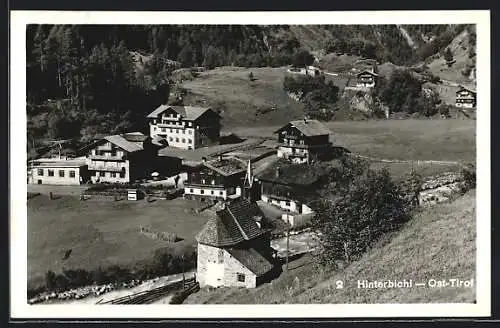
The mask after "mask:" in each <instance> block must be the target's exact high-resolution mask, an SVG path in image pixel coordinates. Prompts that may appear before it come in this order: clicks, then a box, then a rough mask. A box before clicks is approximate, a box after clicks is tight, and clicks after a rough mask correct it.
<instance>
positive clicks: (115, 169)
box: [87, 157, 130, 183]
mask: <svg viewBox="0 0 500 328" xmlns="http://www.w3.org/2000/svg"><path fill="white" fill-rule="evenodd" d="M87 164H88V167H89V170H90V171H91V176H90V180H91V181H92V182H93V183H96V182H111V183H114V182H129V181H130V161H129V160H117V161H109V160H106V161H105V160H98V159H95V157H94V158H88V159H87ZM92 170H96V171H92ZM97 170H98V171H97Z"/></svg>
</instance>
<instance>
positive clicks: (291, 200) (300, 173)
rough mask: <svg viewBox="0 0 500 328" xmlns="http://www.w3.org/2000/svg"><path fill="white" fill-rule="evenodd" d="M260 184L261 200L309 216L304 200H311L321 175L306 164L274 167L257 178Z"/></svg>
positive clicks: (308, 208)
mask: <svg viewBox="0 0 500 328" xmlns="http://www.w3.org/2000/svg"><path fill="white" fill-rule="evenodd" d="M257 179H258V180H259V182H260V183H261V200H262V201H264V202H267V203H269V204H272V205H275V206H277V207H279V208H281V209H283V210H286V211H289V212H292V213H296V214H310V213H312V209H311V208H310V207H309V206H307V205H306V204H305V203H304V199H307V198H313V197H311V196H313V195H315V191H316V190H317V188H318V185H319V183H320V179H321V175H320V174H318V173H317V172H316V170H314V169H313V168H311V167H310V166H309V165H306V164H287V163H283V162H281V163H280V162H278V163H277V164H276V165H274V166H272V167H270V168H269V169H267V170H265V171H264V172H262V173H261V174H260V175H258V176H257Z"/></svg>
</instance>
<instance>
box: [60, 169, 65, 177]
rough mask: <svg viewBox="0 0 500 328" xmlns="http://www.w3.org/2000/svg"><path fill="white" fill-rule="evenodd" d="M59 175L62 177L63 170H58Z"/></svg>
mask: <svg viewBox="0 0 500 328" xmlns="http://www.w3.org/2000/svg"><path fill="white" fill-rule="evenodd" d="M59 177H60V178H64V170H59Z"/></svg>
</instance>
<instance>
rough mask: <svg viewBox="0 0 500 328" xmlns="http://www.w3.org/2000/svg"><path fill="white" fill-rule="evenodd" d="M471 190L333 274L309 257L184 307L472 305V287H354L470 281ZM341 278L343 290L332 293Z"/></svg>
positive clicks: (472, 259)
mask: <svg viewBox="0 0 500 328" xmlns="http://www.w3.org/2000/svg"><path fill="white" fill-rule="evenodd" d="M475 195H476V193H475V191H474V190H473V191H471V192H469V193H467V194H466V195H464V196H462V197H460V198H459V199H456V200H455V201H453V202H451V203H449V204H441V205H436V206H434V207H432V208H428V209H424V210H423V211H422V212H421V213H420V214H418V215H416V217H414V218H413V219H412V220H411V221H410V222H408V223H407V224H406V225H405V226H404V227H403V229H402V230H401V231H399V232H398V233H395V234H394V235H393V236H392V237H390V238H389V237H388V238H387V240H386V241H385V242H384V241H381V242H380V243H379V245H378V246H376V247H374V248H373V249H371V250H369V251H368V252H367V253H366V254H365V255H364V256H363V257H362V258H361V259H359V260H358V261H355V262H353V263H352V264H350V265H349V266H347V267H346V268H345V269H344V270H341V271H338V272H321V270H318V269H316V267H315V266H314V264H313V260H312V258H311V257H310V256H304V257H303V258H301V259H299V260H296V261H294V262H291V266H290V267H291V268H292V269H291V270H290V271H288V272H287V273H284V274H282V275H281V276H280V277H279V278H278V279H277V280H275V281H273V282H272V283H268V284H265V285H262V286H260V287H257V288H256V289H253V290H250V289H236V288H219V289H217V290H213V291H207V290H205V289H203V290H201V291H199V292H198V293H196V294H193V295H191V296H190V297H189V298H188V299H187V300H186V302H185V303H189V304H214V303H215V304H220V303H223V304H255V303H257V304H273V303H277V304H283V303H301V304H308V303H322V304H325V303H370V304H373V303H445V302H446V303H447V302H449V303H458V302H461V303H463V302H473V301H474V300H475V292H474V289H470V288H424V287H413V288H412V289H358V288H357V280H364V279H368V280H384V279H400V280H403V279H406V280H409V279H413V281H414V282H424V281H426V280H427V279H436V280H437V279H448V278H451V277H453V278H458V279H464V280H465V279H471V278H474V279H475V273H474V272H475V256H474V254H475V250H476V249H475V239H476V233H475ZM337 280H343V281H344V283H345V284H344V288H343V289H336V281H337Z"/></svg>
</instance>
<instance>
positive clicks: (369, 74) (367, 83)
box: [356, 70, 378, 88]
mask: <svg viewBox="0 0 500 328" xmlns="http://www.w3.org/2000/svg"><path fill="white" fill-rule="evenodd" d="M377 77H378V74H377V73H375V72H373V71H367V70H365V71H362V72H359V73H358V74H357V75H356V78H357V83H356V86H358V87H364V88H373V87H374V86H375V82H376V79H377Z"/></svg>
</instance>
